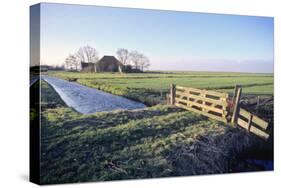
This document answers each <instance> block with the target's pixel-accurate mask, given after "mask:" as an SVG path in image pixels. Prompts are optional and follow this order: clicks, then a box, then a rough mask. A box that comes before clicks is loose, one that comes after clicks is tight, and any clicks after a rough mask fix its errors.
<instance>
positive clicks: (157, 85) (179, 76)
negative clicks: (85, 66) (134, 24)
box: [48, 72, 273, 104]
mask: <svg viewBox="0 0 281 188" xmlns="http://www.w3.org/2000/svg"><path fill="white" fill-rule="evenodd" d="M48 74H49V75H52V76H56V77H60V78H62V79H67V78H78V80H77V82H78V83H81V84H84V85H87V86H89V87H94V88H98V89H101V90H104V91H107V92H110V93H113V94H117V95H122V96H126V97H128V98H132V99H136V100H139V101H141V102H144V103H146V104H157V103H159V101H163V100H165V94H166V93H167V92H168V88H169V86H170V84H172V83H173V84H177V85H181V86H187V87H195V88H205V89H212V90H218V91H224V92H229V93H231V92H232V91H233V88H234V86H235V85H236V84H239V85H242V87H243V93H244V94H269V95H273V74H254V73H220V72H217V73H216V72H161V73H142V74H133V73H132V74H120V73H81V72H77V73H74V72H49V73H48Z"/></svg>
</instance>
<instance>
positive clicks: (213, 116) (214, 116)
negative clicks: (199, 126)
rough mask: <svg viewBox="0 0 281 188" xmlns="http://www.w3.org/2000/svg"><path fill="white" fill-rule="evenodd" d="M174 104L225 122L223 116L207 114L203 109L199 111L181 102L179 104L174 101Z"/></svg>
mask: <svg viewBox="0 0 281 188" xmlns="http://www.w3.org/2000/svg"><path fill="white" fill-rule="evenodd" d="M175 105H176V106H178V107H180V108H184V109H186V110H189V111H192V112H196V113H199V114H202V115H204V116H207V117H209V118H212V119H215V120H217V121H222V122H224V123H227V119H226V118H223V117H219V116H216V115H213V114H209V113H207V112H203V111H200V110H197V109H194V108H191V107H187V106H185V105H182V104H179V103H177V102H176V103H175Z"/></svg>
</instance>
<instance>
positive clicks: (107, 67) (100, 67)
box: [81, 56, 124, 72]
mask: <svg viewBox="0 0 281 188" xmlns="http://www.w3.org/2000/svg"><path fill="white" fill-rule="evenodd" d="M123 67H124V66H123V64H122V63H121V62H120V61H118V60H117V59H116V58H115V57H114V56H103V58H101V59H100V60H99V61H98V62H96V63H85V62H81V69H82V71H87V72H122V69H123Z"/></svg>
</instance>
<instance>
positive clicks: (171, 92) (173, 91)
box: [170, 84, 176, 105]
mask: <svg viewBox="0 0 281 188" xmlns="http://www.w3.org/2000/svg"><path fill="white" fill-rule="evenodd" d="M175 91H176V86H175V85H174V84H171V86H170V104H171V105H174V104H175V97H176V95H175Z"/></svg>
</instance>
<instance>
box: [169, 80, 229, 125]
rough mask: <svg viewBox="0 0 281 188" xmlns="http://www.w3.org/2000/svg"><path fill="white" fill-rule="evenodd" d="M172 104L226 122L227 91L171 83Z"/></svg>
mask: <svg viewBox="0 0 281 188" xmlns="http://www.w3.org/2000/svg"><path fill="white" fill-rule="evenodd" d="M171 88H172V89H171V91H172V93H171V99H172V101H171V102H172V104H174V105H176V106H178V107H181V108H184V109H187V110H190V111H193V112H197V113H199V114H202V115H205V116H207V117H210V118H213V119H216V120H218V121H222V122H225V123H226V122H227V115H228V111H227V109H226V108H227V98H228V94H227V93H220V92H215V91H209V90H205V89H203V90H202V89H195V88H190V87H182V86H175V85H172V87H171Z"/></svg>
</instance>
